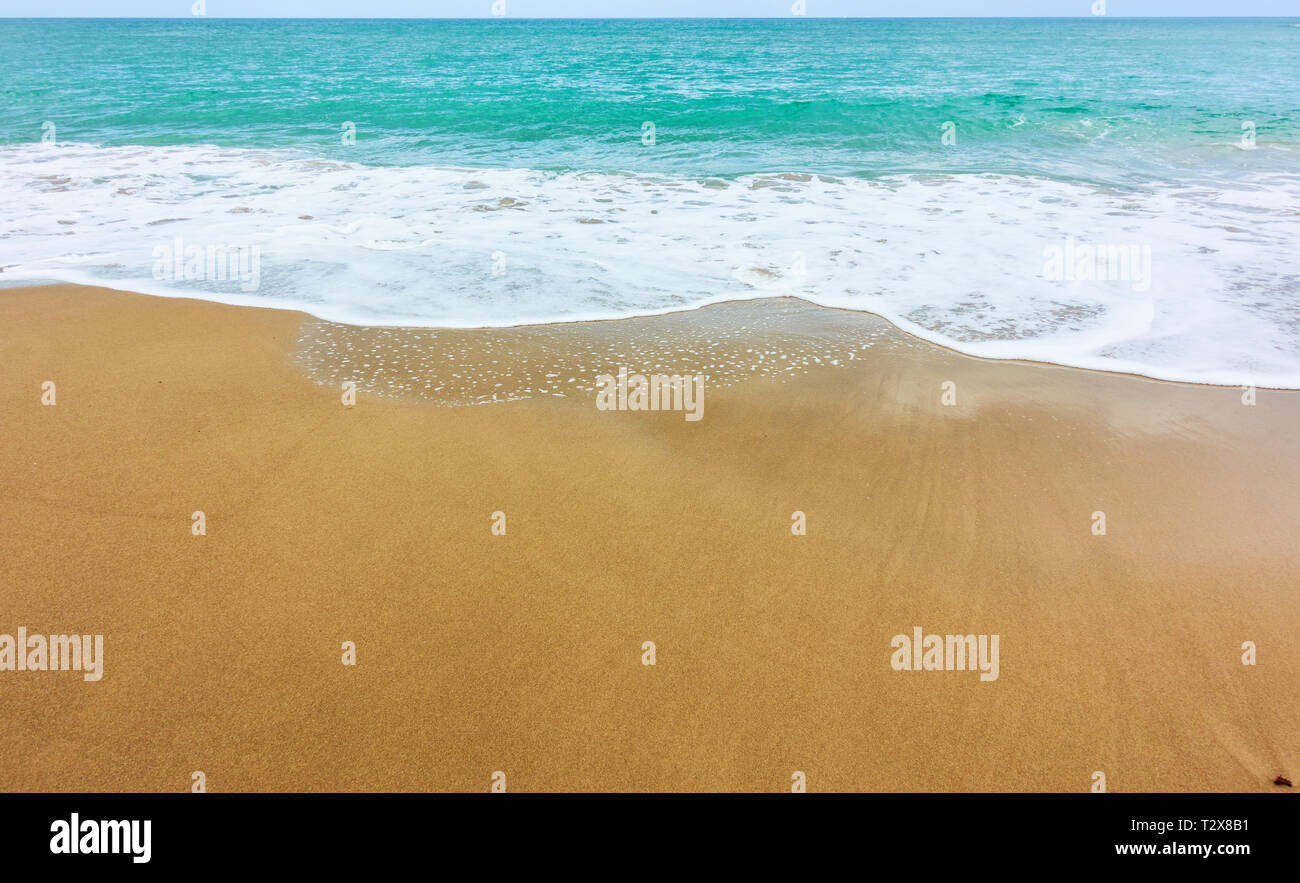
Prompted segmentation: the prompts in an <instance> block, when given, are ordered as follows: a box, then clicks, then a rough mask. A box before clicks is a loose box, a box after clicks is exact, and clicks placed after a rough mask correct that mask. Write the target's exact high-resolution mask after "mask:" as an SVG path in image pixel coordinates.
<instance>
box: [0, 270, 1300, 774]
mask: <svg viewBox="0 0 1300 883" xmlns="http://www.w3.org/2000/svg"><path fill="white" fill-rule="evenodd" d="M774 315H775V316H777V317H778V318H779V319H780V321H779V322H772V321H770V320H771V317H772V316H774ZM700 327H706V328H711V329H713V331H710V332H709V334H708V335H706V337H709V338H710V339H712V336H713V333H714V331H716V332H717V339H724V338H725V340H726V341H727V342H728V343H727V346H729V347H731V349H732V350H733V352H732V355H735V354H736V352H737V350H736V348H737V347H740V349H739V350H738V352H744V349H745V347H743V346H741V345H742V344H743V343H744V342H745V337H746V334H747V333H748V334H750V335H752V336H753V337H754V339H755V340H768V341H769V342H770V339H771V338H772V337H773V336H774V335H775V336H779V337H780V338H781V344H780V345H781V346H785V347H788V348H790V350H791V351H794V350H795V349H797V348H799V347H802V351H803V352H817V351H818V349H817V348H818V347H819V346H821V345H822V342H827V343H825V345H826V346H827V347H828V348H829V347H832V345H834V346H840V345H843V344H844V343H845V341H850V340H851V341H866V342H868V343H867V345H866V348H865V349H859V350H858V351H857V355H856V357H855V358H852V359H848V360H840V364H838V365H830V364H829V363H823V364H821V365H817V364H815V363H813V364H810V365H809V366H807V368H806V369H804V368H800V370H798V371H795V372H789V371H787V372H777V373H775V374H772V375H769V376H764V375H762V374H761V372H759V374H758V375H756V376H755V377H753V378H752V379H749V380H742V379H740V377H739V375H738V374H737V373H736V372H734V371H733V372H731V374H732V375H735V376H728V377H726V378H725V382H723V381H720V382H719V383H718V385H717V386H716V387H715V386H714V385H709V386H708V387H707V388H706V398H705V412H704V415H705V416H704V419H703V420H701V421H699V422H697V423H693V422H687V421H685V420H683V419H682V415H681V414H680V413H630V412H599V411H597V410H596V408H595V407H594V396H593V395H591V394H590V393H585V392H575V393H573V394H570V395H567V396H565V397H560V396H556V395H552V394H547V395H543V396H540V397H532V398H525V399H521V400H518V401H511V402H506V403H499V404H491V405H483V406H477V407H446V406H445V405H447V404H451V403H452V402H450V401H448V400H444V399H439V398H438V397H437V396H435V395H433V392H432V388H431V387H428V388H426V384H428V383H430V382H431V381H432V380H436V379H438V377H441V376H443V375H445V374H447V373H449V372H450V366H449V364H446V363H444V362H440V361H439V360H438V358H437V354H438V353H439V352H444V351H447V349H448V348H453V347H454V348H455V351H456V352H458V353H461V354H462V360H461V361H460V362H459V363H464V362H465V361H466V360H468V363H469V364H470V365H471V367H470V368H467V369H465V370H466V371H470V372H471V373H472V371H473V370H474V369H473V368H472V365H473V363H474V362H475V357H474V353H476V352H477V353H480V357H479V358H478V361H479V362H481V363H483V364H492V360H493V359H496V360H497V363H498V364H497V368H500V363H501V360H502V359H514V360H516V361H515V362H514V363H509V364H517V365H519V366H525V367H526V366H532V368H529V369H528V370H529V371H531V370H532V369H533V368H535V369H537V370H538V371H541V369H543V368H547V367H551V366H553V365H554V364H556V363H557V360H558V363H561V364H562V363H563V362H564V358H565V354H566V352H571V353H582V354H584V355H583V356H582V358H581V359H577V358H576V357H575V363H576V362H578V361H580V362H581V363H582V364H581V366H580V367H581V369H582V371H583V372H585V373H584V374H583V377H584V378H585V379H586V380H587V381H588V382H589V381H590V377H591V375H592V374H593V373H595V372H596V371H598V370H602V369H603V368H608V369H612V370H617V367H618V361H617V360H616V359H615V357H616V356H617V351H618V350H619V349H621V347H620V346H619V345H618V344H620V343H626V342H628V341H635V340H646V339H653V340H654V341H655V346H656V347H658V348H659V350H660V351H662V352H665V353H666V352H668V349H667V346H668V344H669V343H671V342H672V341H674V340H677V341H679V342H680V346H679V347H678V349H679V350H685V351H686V352H685V355H684V356H683V359H684V361H683V364H690V363H691V361H692V353H691V351H690V350H691V348H692V347H697V348H698V347H700V346H704V345H705V344H703V343H701V342H700V341H701V338H700V337H699V336H698V334H696V336H695V337H692V336H691V332H690V329H692V328H695V329H698V328H700ZM0 328H2V329H3V332H2V334H0V364H2V365H3V366H4V378H5V380H4V383H3V384H2V385H0V415H2V417H3V420H2V421H0V475H3V484H2V486H0V537H3V554H0V633H8V634H13V633H14V632H15V631H16V629H17V628H18V627H19V626H25V627H26V628H27V629H28V630H29V631H30V632H38V631H39V632H47V633H64V632H82V633H92V634H93V633H101V634H103V635H104V640H105V656H106V659H105V666H104V677H103V679H102V680H101V681H99V682H98V683H87V682H84V681H83V680H82V678H81V676H80V675H78V674H76V673H72V672H10V671H5V672H0V790H5V791H81V790H91V791H99V790H109V791H119V790H145V791H184V790H187V789H188V788H189V787H190V780H191V773H192V772H193V771H195V770H202V771H203V772H204V773H205V774H206V777H207V783H208V788H209V790H211V791H260V790H304V791H317V790H411V791H441V790H466V791H483V790H487V789H488V788H489V785H490V777H491V775H492V773H493V772H494V771H497V770H501V771H504V772H505V773H506V775H507V782H508V787H509V789H510V790H511V791H545V790H600V791H606V790H699V789H704V790H757V791H784V790H789V788H790V782H791V775H792V773H793V772H794V771H795V770H800V771H803V772H804V773H806V776H807V782H808V788H809V790H811V791H830V790H864V791H969V790H976V791H985V790H988V791H1021V790H1035V791H1037V790H1047V791H1087V790H1088V789H1089V787H1090V786H1091V784H1092V775H1093V772H1094V771H1097V770H1101V771H1104V772H1105V774H1106V776H1107V780H1108V786H1109V789H1110V790H1111V791H1190V790H1225V791H1254V790H1280V789H1276V788H1274V787H1273V786H1271V785H1270V784H1269V783H1270V782H1271V781H1272V779H1273V777H1274V776H1275V775H1278V774H1285V775H1288V776H1289V777H1290V778H1292V779H1293V780H1294V779H1295V777H1296V774H1297V773H1298V772H1300V691H1298V690H1297V689H1296V687H1297V684H1300V640H1297V629H1298V628H1300V590H1298V588H1297V587H1298V586H1300V579H1297V578H1298V577H1300V543H1298V542H1297V538H1298V535H1300V457H1297V453H1298V451H1297V444H1296V441H1295V438H1296V436H1295V432H1296V429H1297V426H1298V425H1300V394H1298V393H1294V392H1280V391H1268V390H1260V391H1259V393H1258V403H1257V404H1256V405H1255V406H1253V407H1247V406H1244V405H1243V404H1242V402H1241V390H1239V389H1235V388H1211V387H1197V386H1190V385H1177V384H1170V383H1161V382H1155V381H1149V380H1145V379H1141V378H1135V377H1129V376H1121V375H1107V374H1100V373H1094V372H1087V371H1078V370H1072V369H1065V368H1059V367H1051V366H1042V365H1030V364H1024V363H999V362H989V361H983V360H977V359H972V358H969V357H965V356H961V355H958V354H955V353H952V352H948V351H946V350H943V349H941V348H938V347H934V346H931V345H929V344H925V343H922V342H919V341H916V340H914V339H912V338H910V337H907V336H906V335H904V334H902V333H900V332H898V331H895V330H894V329H892V328H891V327H889V326H887V325H885V324H884V323H883V322H881V321H880V320H878V319H875V318H873V317H870V316H864V315H860V314H852V313H841V312H837V311H830V310H822V309H818V308H815V307H811V306H809V305H806V304H802V303H801V302H794V301H767V302H754V303H749V304H723V305H720V306H716V307H710V308H708V309H706V310H703V311H700V312H698V313H694V314H682V315H678V316H667V317H660V318H653V319H643V320H634V321H632V322H625V323H593V324H589V325H578V326H551V327H550V328H547V329H541V330H539V329H531V330H530V329H508V330H501V331H461V332H449V331H444V332H437V334H436V335H434V334H433V333H431V332H428V331H427V330H424V331H420V330H415V331H406V330H394V329H345V328H342V327H340V326H330V325H329V324H328V323H321V322H319V321H318V320H315V319H312V318H311V317H308V316H305V315H303V314H301V313H295V312H288V311H275V310H255V309H245V308H239V307H229V306H223V305H218V304H212V303H205V302H199V301H189V300H180V299H160V298H150V297H144V296H139V295H132V294H125V293H119V292H111V291H107V290H103V289H91V288H80V287H73V286H55V287H45V288H40V289H11V290H6V291H0ZM765 329H766V330H765ZM773 329H779V330H773ZM765 335H767V337H766V338H765V337H764V336H765ZM345 338H346V339H347V340H349V341H351V342H352V344H353V345H354V347H355V346H365V345H366V341H371V343H374V342H376V341H380V342H385V345H384V347H380V349H381V350H385V351H387V352H390V353H392V358H391V361H390V362H389V363H388V364H387V367H388V368H390V370H391V371H392V372H397V371H399V370H400V369H401V368H402V367H403V364H404V362H403V360H405V362H406V363H409V364H410V365H413V366H415V368H414V369H412V370H408V371H407V372H406V373H407V375H410V374H412V373H414V374H416V375H417V380H416V381H415V382H413V383H412V384H407V385H408V386H410V387H411V388H410V389H406V390H404V389H403V384H396V385H394V384H392V383H389V384H388V385H387V386H385V385H384V384H382V383H380V382H379V380H378V379H377V378H378V376H379V375H378V374H372V375H370V376H368V377H363V378H362V380H363V382H362V387H361V392H360V394H359V398H358V403H357V405H356V406H355V407H350V408H348V407H344V406H343V405H342V404H341V402H340V391H339V388H338V384H337V383H336V382H335V381H336V380H337V379H338V378H339V377H340V376H344V375H346V374H347V373H348V370H349V369H348V368H347V367H346V366H345V367H343V368H340V366H339V365H338V364H337V361H338V359H339V358H340V357H339V355H338V352H333V353H332V352H331V344H330V341H333V343H338V342H339V341H342V340H344V339H345ZM611 341H614V344H611V343H610V342H611ZM403 343H404V344H405V346H403V345H402V344H403ZM388 344H393V346H388ZM335 349H336V350H337V349H338V348H337V347H335ZM373 349H374V348H373V347H372V350H373ZM650 349H653V348H650ZM650 349H644V350H641V351H638V352H639V353H640V354H641V356H642V357H643V358H646V359H650V358H652V355H651V354H650ZM339 351H341V350H339ZM484 352H490V353H493V354H494V355H492V358H486V356H482V353H484ZM431 354H432V355H431ZM677 355H679V356H680V355H682V353H677ZM601 358H608V359H611V360H612V361H608V362H607V363H604V364H602V363H601V361H600V360H601ZM331 359H334V360H335V363H334V364H332V363H331ZM733 361H734V360H733ZM627 363H628V364H629V365H630V367H633V368H641V367H644V368H652V367H654V366H652V365H645V364H638V363H636V362H634V361H631V360H628V361H627ZM372 368H373V366H372ZM519 370H520V371H524V368H522V367H521V368H520V369H519ZM719 371H720V374H721V373H726V372H723V371H722V370H721V369H719ZM421 372H423V373H421ZM430 372H433V373H430ZM458 373H461V372H458ZM505 373H507V374H509V373H510V372H509V371H507V372H505ZM525 373H527V372H526V371H525ZM541 373H543V374H544V373H547V372H544V371H542V372H541ZM390 376H392V375H390ZM467 376H469V375H467ZM444 379H445V378H444ZM471 379H472V378H471ZM558 379H564V380H567V377H566V378H557V380H558ZM46 380H53V381H55V382H56V384H57V405H55V406H54V407H49V406H43V405H42V404H41V401H40V399H41V384H42V382H43V381H46ZM462 380H463V378H462ZM947 380H951V381H954V382H955V383H956V386H957V404H956V405H955V406H944V405H941V404H940V385H941V383H943V382H944V381H947ZM496 382H502V381H500V380H496V381H493V384H492V385H490V386H485V387H484V389H483V390H481V391H479V392H478V393H477V394H490V393H491V391H492V390H493V389H498V388H497V387H495V383H496ZM434 385H437V384H434ZM442 385H444V387H445V386H446V384H445V383H444V384H442ZM380 393H382V394H380ZM444 394H447V390H446V389H444ZM457 394H458V395H462V396H463V395H465V394H466V393H465V391H464V390H463V389H458V390H457ZM195 510H202V511H204V512H205V513H206V517H207V535H206V536H194V535H192V534H191V513H192V512H194V511H195ZM496 510H502V511H504V512H505V513H506V515H507V534H506V536H504V537H502V536H494V535H492V533H491V531H490V524H491V513H492V512H494V511H496ZM795 510H801V511H803V512H805V513H806V515H807V524H808V532H807V535H806V536H795V535H793V534H792V533H791V513H792V512H793V511H795ZM1097 510H1102V511H1104V512H1105V513H1106V517H1107V533H1106V535H1105V536H1095V535H1094V534H1093V532H1092V529H1091V528H1092V524H1093V522H1092V517H1091V516H1092V513H1093V512H1094V511H1097ZM914 626H922V627H923V628H924V629H925V630H926V631H927V632H938V633H976V634H983V633H989V634H998V635H1000V676H999V678H998V679H997V680H996V681H993V682H981V681H980V679H979V678H978V676H977V675H976V674H975V673H972V672H898V671H894V670H893V669H892V668H891V666H890V657H891V652H892V651H891V645H890V642H891V638H892V636H894V635H895V634H899V633H905V634H909V635H910V634H911V631H912V628H913V627H914ZM343 641H354V642H355V643H356V646H357V654H358V664H357V665H356V666H355V667H347V666H344V665H342V664H341V655H342V654H341V644H342V642H343ZM644 641H653V642H655V644H656V648H657V664H656V665H654V666H646V665H643V664H642V661H641V660H642V643H643V642H644ZM1244 641H1253V642H1255V643H1256V644H1257V646H1258V664H1257V665H1255V666H1253V667H1252V666H1245V665H1243V664H1242V662H1241V655H1242V649H1241V647H1242V643H1243V642H1244Z"/></svg>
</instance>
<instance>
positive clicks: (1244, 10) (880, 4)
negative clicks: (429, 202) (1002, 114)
mask: <svg viewBox="0 0 1300 883" xmlns="http://www.w3.org/2000/svg"><path fill="white" fill-rule="evenodd" d="M198 2H200V3H202V4H203V5H204V7H205V11H206V15H207V16H208V17H209V18H262V17H266V18H276V17H284V18H296V17H304V18H387V17H410V18H438V17H448V18H484V17H491V16H492V14H493V6H494V4H503V5H504V12H505V15H506V16H507V17H510V18H547V17H554V18H621V17H632V18H638V17H662V18H675V17H720V18H722V17H740V18H769V17H770V18H778V17H786V16H789V15H791V10H792V6H793V4H794V0H198ZM1095 2H1104V3H1105V5H1106V15H1108V16H1112V17H1124V16H1201V15H1277V16H1300V0H803V4H804V7H805V9H806V14H807V15H808V16H810V17H817V16H828V17H836V16H864V17H869V16H990V15H991V16H998V15H1003V16H1059V15H1067V16H1068V15H1083V16H1086V15H1091V14H1092V6H1093V4H1094V3H1095ZM194 3H195V0H0V16H10V17H12V16H30V17H62V16H102V17H118V16H121V17H140V18H155V17H159V18H166V17H175V16H185V17H189V16H190V15H191V14H192V13H191V6H192V5H194Z"/></svg>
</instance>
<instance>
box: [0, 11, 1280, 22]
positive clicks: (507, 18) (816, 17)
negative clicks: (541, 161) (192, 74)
mask: <svg viewBox="0 0 1300 883" xmlns="http://www.w3.org/2000/svg"><path fill="white" fill-rule="evenodd" d="M1116 18H1118V19H1126V20H1130V21H1180V20H1187V19H1234V20H1235V19H1279V20H1287V19H1297V20H1300V15H1111V14H1109V13H1108V14H1106V15H768V16H746V15H671V16H657V15H609V16H594V15H582V16H574V15H501V16H495V15H476V16H454V15H377V16H359V15H351V16H329V15H241V16H220V15H166V16H157V15H6V14H3V13H0V19H13V20H21V21H76V20H91V21H192V20H200V19H212V20H215V21H798V20H801V19H802V20H811V21H967V20H1003V21H1052V20H1056V19H1068V20H1077V19H1085V20H1088V21H1093V20H1104V19H1116Z"/></svg>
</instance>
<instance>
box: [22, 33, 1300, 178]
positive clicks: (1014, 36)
mask: <svg viewBox="0 0 1300 883" xmlns="http://www.w3.org/2000/svg"><path fill="white" fill-rule="evenodd" d="M1297 22H1300V19H1297V20H1295V22H1293V21H1288V20H1271V19H1268V20H1258V19H1243V20H1198V19H1185V20H1152V21H1141V20H1139V21H1128V20H1115V19H1106V20H1103V19H1081V20H1071V21H1053V20H1041V19H1040V20H1014V19H1012V20H994V21H979V20H948V21H934V20H919V21H918V20H898V19H895V20H888V19H886V20H871V21H862V20H859V21H843V20H788V21H787V20H759V21H736V20H719V21H510V20H502V21H361V22H357V21H270V22H263V21H230V22H224V21H219V20H210V21H209V20H178V21H91V22H87V21H75V20H66V21H17V22H7V21H0V45H3V47H4V52H3V54H2V55H0V82H3V83H4V84H5V86H6V100H5V101H4V103H3V105H0V141H2V142H6V143H15V142H24V141H32V140H36V139H37V138H38V137H39V134H40V130H39V126H40V123H41V122H42V121H44V120H46V119H49V118H51V117H53V116H58V117H62V118H63V119H64V120H65V121H66V122H65V125H64V127H63V128H62V130H61V131H62V133H63V134H61V135H60V138H61V139H62V138H64V137H66V138H67V139H68V140H72V141H83V142H89V143H94V144H104V145H121V144H155V145H163V144H195V143H206V144H218V145H225V146H231V147H282V148H295V149H302V150H306V151H310V152H311V153H313V154H314V155H319V156H326V157H333V158H337V159H346V160H350V161H357V162H365V163H384V164H420V163H442V164H452V165H458V166H466V165H468V166H487V167H496V166H508V167H524V168H535V169H548V170H557V171H568V170H578V171H615V170H630V171H638V172H661V173H673V174H686V175H738V174H744V173H754V172H771V171H778V172H779V171H807V172H822V173H827V174H832V175H868V176H869V175H883V174H889V173H900V172H917V171H968V172H969V171H975V172H987V171H996V172H1008V173H1041V174H1050V175H1067V176H1077V177H1080V178H1085V179H1089V180H1102V181H1128V180H1132V179H1133V178H1135V177H1137V178H1140V177H1142V176H1143V175H1160V174H1162V173H1164V172H1167V171H1169V170H1170V169H1182V170H1183V171H1186V172H1189V173H1192V174H1195V173H1197V172H1199V171H1201V170H1202V169H1201V164H1202V163H1204V162H1206V161H1207V160H1218V162H1217V165H1218V166H1220V167H1226V168H1227V169H1234V168H1235V169H1243V168H1246V164H1245V163H1244V162H1243V161H1242V158H1241V157H1240V156H1236V155H1233V154H1223V153H1222V152H1221V151H1220V152H1216V151H1214V150H1213V147H1212V145H1214V144H1215V143H1222V142H1224V141H1235V140H1236V139H1237V138H1238V136H1239V134H1240V121H1241V120H1243V119H1250V120H1253V121H1254V122H1255V123H1256V125H1257V127H1258V128H1259V129H1261V130H1263V131H1265V132H1267V135H1266V136H1264V137H1267V138H1270V139H1275V140H1278V141H1283V142H1286V143H1289V144H1295V143H1297V142H1300V73H1297V65H1296V62H1297V58H1300V33H1298V31H1300V29H1298V28H1296V26H1295V24H1296V23H1297ZM1081 120H1088V121H1090V122H1091V123H1092V125H1091V126H1089V127H1082V126H1080V125H1079V123H1080V121H1081ZM344 121H352V122H354V123H356V126H357V138H356V144H355V146H353V147H348V148H345V147H344V146H343V145H342V144H341V143H340V125H341V123H342V122H344ZM646 121H652V122H654V123H655V125H656V141H657V144H656V149H654V150H645V149H642V148H643V146H645V145H643V144H642V124H643V123H644V122H646ZM947 121H954V122H956V123H957V136H958V146H959V147H960V149H959V150H951V149H948V148H946V147H945V146H944V145H943V144H941V143H940V135H941V127H942V125H943V123H944V122H947ZM1251 159H1252V161H1253V162H1255V163H1258V162H1259V159H1258V158H1254V157H1252V158H1251Z"/></svg>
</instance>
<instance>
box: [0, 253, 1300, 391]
mask: <svg viewBox="0 0 1300 883" xmlns="http://www.w3.org/2000/svg"><path fill="white" fill-rule="evenodd" d="M66 286H71V287H77V288H94V289H102V290H105V291H115V292H119V293H122V294H133V295H139V296H143V297H158V298H166V299H171V300H186V301H198V302H203V303H215V304H220V305H222V306H230V307H236V308H241V309H269V310H277V311H281V312H287V313H300V314H303V315H305V316H309V317H311V318H312V319H315V320H317V321H320V322H326V323H329V324H331V325H340V326H345V327H348V328H356V329H400V330H407V331H448V332H484V333H490V332H507V331H520V330H528V329H550V328H567V327H572V326H583V325H594V324H601V323H622V322H629V321H635V320H642V319H657V318H662V317H666V316H679V315H690V314H693V313H698V312H699V311H701V310H708V309H711V308H716V307H727V306H730V305H736V304H763V303H765V302H771V301H797V302H799V303H801V304H804V305H806V306H808V307H810V308H813V309H816V310H828V311H831V312H837V313H844V314H847V315H851V316H857V317H871V318H873V319H878V320H880V321H882V322H885V323H887V324H888V325H889V326H890V327H891V328H892V329H894V330H895V331H897V332H898V333H899V334H903V335H906V336H907V337H909V338H911V339H913V340H915V341H916V342H917V343H919V344H923V345H926V346H933V347H936V348H938V349H941V350H945V351H947V352H949V353H952V354H953V355H956V356H961V357H963V358H968V359H976V360H979V361H984V362H992V363H999V364H1021V365H1032V366H1038V367H1044V368H1066V369H1069V370H1072V371H1086V372H1090V373H1096V374H1107V375H1118V376H1122V377H1130V378H1134V379H1139V380H1150V381H1154V382H1157V383H1168V384H1175V385H1179V386H1193V387H1205V388H1210V389H1232V388H1238V389H1244V388H1245V387H1247V386H1251V387H1253V388H1255V389H1262V390H1269V391H1274V392H1297V391H1300V387H1291V386H1271V385H1268V384H1241V383H1211V382H1209V381H1204V380H1179V379H1172V378H1169V377H1157V376H1155V375H1152V374H1144V373H1142V372H1141V371H1137V370H1130V369H1120V368H1096V367H1091V366H1083V365H1069V364H1066V363H1064V362H1052V361H1046V360H1040V359H1029V358H1021V357H1007V358H1003V357H998V356H982V355H977V354H974V353H968V352H965V351H964V350H961V349H959V348H957V347H954V346H951V345H949V344H947V343H942V342H939V341H936V340H931V339H930V338H928V337H924V336H922V335H920V334H917V333H915V332H914V331H911V330H909V329H907V328H904V327H902V326H901V325H899V324H897V323H896V322H895V321H894V320H892V319H890V318H889V317H887V316H884V315H882V314H880V313H875V312H872V311H870V310H856V309H853V308H852V307H834V306H826V305H824V304H819V303H817V302H815V301H811V300H808V299H807V298H804V297H800V296H798V295H790V294H777V295H768V296H763V297H753V298H724V299H720V300H711V301H708V302H706V303H702V304H696V305H694V306H689V307H673V308H669V309H665V310H661V311H656V312H649V313H636V314H632V315H627V316H613V317H604V318H593V319H564V320H560V321H548V322H532V323H522V324H513V325H465V326H460V325H404V324H378V325H377V324H373V323H360V322H341V321H338V320H336V319H328V318H325V317H323V316H320V315H317V314H316V313H313V312H312V311H311V310H310V309H309V306H310V305H308V304H293V305H279V304H275V303H267V302H265V301H266V299H265V298H257V297H252V296H246V297H236V298H234V299H220V298H217V297H215V296H213V297H196V296H194V295H192V294H185V293H160V292H142V291H136V290H133V289H128V288H115V287H113V286H111V285H107V284H104V283H103V282H102V281H83V282H63V281H59V280H53V279H49V280H41V281H37V282H27V281H15V282H14V283H13V284H0V295H2V294H3V293H4V292H6V291H10V290H20V291H21V290H27V289H35V288H51V287H66Z"/></svg>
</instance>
